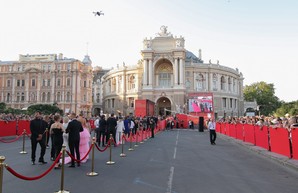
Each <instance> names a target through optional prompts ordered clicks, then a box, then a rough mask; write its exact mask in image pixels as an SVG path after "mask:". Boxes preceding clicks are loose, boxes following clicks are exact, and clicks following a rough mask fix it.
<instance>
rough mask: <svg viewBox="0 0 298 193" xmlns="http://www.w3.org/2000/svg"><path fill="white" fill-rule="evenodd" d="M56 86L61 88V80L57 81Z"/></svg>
mask: <svg viewBox="0 0 298 193" xmlns="http://www.w3.org/2000/svg"><path fill="white" fill-rule="evenodd" d="M57 86H61V79H60V78H58V79H57Z"/></svg>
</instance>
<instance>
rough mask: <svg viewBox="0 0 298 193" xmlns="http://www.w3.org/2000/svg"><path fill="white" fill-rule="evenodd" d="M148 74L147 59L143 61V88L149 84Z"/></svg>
mask: <svg viewBox="0 0 298 193" xmlns="http://www.w3.org/2000/svg"><path fill="white" fill-rule="evenodd" d="M147 72H148V65H147V59H144V61H143V86H147V85H148V82H147V79H148V77H147Z"/></svg>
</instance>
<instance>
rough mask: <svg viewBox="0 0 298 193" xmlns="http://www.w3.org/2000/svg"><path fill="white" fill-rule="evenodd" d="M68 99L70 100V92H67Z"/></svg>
mask: <svg viewBox="0 0 298 193" xmlns="http://www.w3.org/2000/svg"><path fill="white" fill-rule="evenodd" d="M66 101H67V102H69V101H70V92H67V93H66Z"/></svg>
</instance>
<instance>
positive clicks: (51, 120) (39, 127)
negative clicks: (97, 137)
mask: <svg viewBox="0 0 298 193" xmlns="http://www.w3.org/2000/svg"><path fill="white" fill-rule="evenodd" d="M90 128H91V127H90V124H89V122H88V121H87V119H86V118H84V117H83V116H82V115H79V116H77V115H76V114H75V113H72V114H70V115H68V116H65V117H61V115H59V114H55V115H49V116H48V115H46V116H42V114H41V112H39V111H37V112H36V113H35V118H34V119H32V120H30V131H31V163H32V165H35V158H36V147H37V144H39V145H40V149H41V151H40V156H39V159H38V162H39V163H41V164H46V163H47V162H46V161H45V160H44V155H45V153H46V148H47V147H49V141H51V150H50V156H51V160H52V161H54V160H55V159H56V158H57V157H58V155H59V154H60V152H61V149H62V145H63V144H64V145H65V146H66V149H67V150H69V151H70V154H71V155H72V156H73V157H74V158H75V159H77V160H80V158H81V155H83V156H84V155H86V153H87V152H88V150H89V147H90V131H91V130H90ZM87 159H88V156H87V157H86V158H85V159H84V160H81V161H78V162H77V166H78V167H79V166H80V164H81V162H86V161H87ZM65 163H70V165H69V167H75V161H74V159H72V158H71V157H66V158H65ZM60 167H61V164H60V162H57V164H56V166H55V169H59V168H60Z"/></svg>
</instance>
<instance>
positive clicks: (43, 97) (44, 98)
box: [41, 92, 46, 102]
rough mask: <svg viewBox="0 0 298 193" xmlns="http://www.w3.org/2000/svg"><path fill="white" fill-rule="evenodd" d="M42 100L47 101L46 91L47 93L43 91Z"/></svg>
mask: <svg viewBox="0 0 298 193" xmlns="http://www.w3.org/2000/svg"><path fill="white" fill-rule="evenodd" d="M41 101H42V102H46V93H45V92H43V93H42V94H41Z"/></svg>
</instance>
